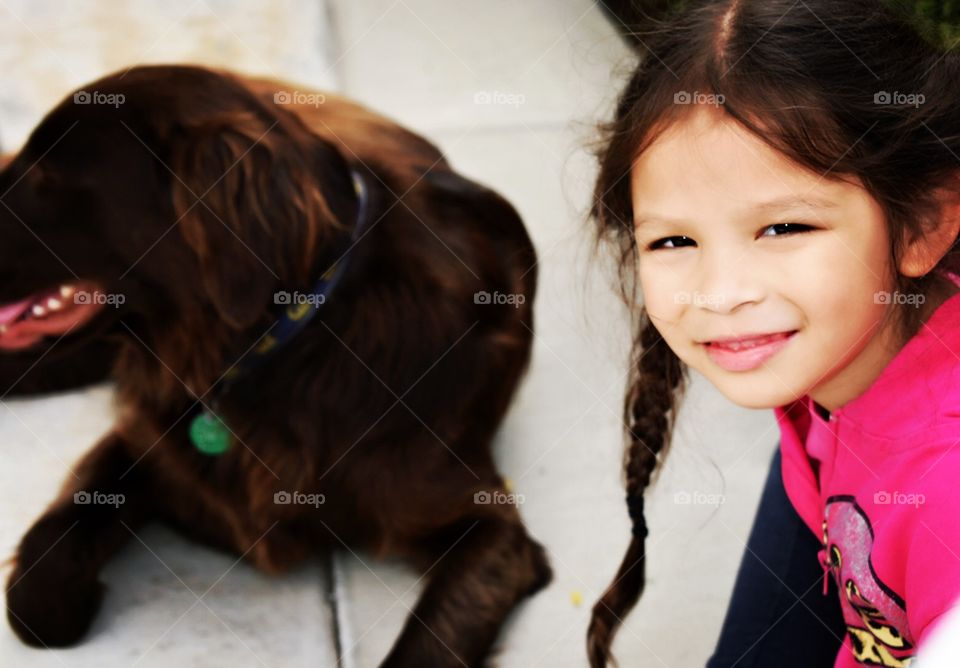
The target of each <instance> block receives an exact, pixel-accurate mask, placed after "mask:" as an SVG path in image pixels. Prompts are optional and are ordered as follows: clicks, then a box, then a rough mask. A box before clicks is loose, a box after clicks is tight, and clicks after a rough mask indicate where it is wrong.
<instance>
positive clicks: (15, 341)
mask: <svg viewBox="0 0 960 668" xmlns="http://www.w3.org/2000/svg"><path fill="white" fill-rule="evenodd" d="M99 294H100V292H99V288H98V286H97V285H96V284H94V283H89V282H79V283H65V284H63V285H60V286H58V287H56V288H53V289H50V290H46V291H42V292H37V293H34V294H33V295H30V296H29V297H27V298H26V299H21V300H20V301H15V302H9V303H6V304H0V350H22V349H24V348H29V347H30V346H33V345H34V344H36V343H37V342H39V341H40V340H41V339H42V338H43V337H45V336H57V335H63V334H66V333H67V332H69V331H71V330H73V329H74V328H76V327H79V326H81V325H83V324H85V323H86V322H87V321H89V320H90V319H91V318H92V317H93V316H94V315H96V314H97V312H99V311H100V310H101V309H102V308H103V306H104V303H103V301H102V300H99V299H97V298H96V296H97V295H99Z"/></svg>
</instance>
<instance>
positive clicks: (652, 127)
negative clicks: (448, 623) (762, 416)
mask: <svg viewBox="0 0 960 668" xmlns="http://www.w3.org/2000/svg"><path fill="white" fill-rule="evenodd" d="M888 5H889V3H883V2H881V1H880V0H842V1H837V0H802V1H799V0H723V1H720V2H711V3H707V4H703V3H701V4H700V5H699V6H697V7H696V8H694V9H692V10H690V11H688V12H687V13H685V14H683V15H681V16H679V17H677V18H675V19H674V20H673V21H672V22H671V23H669V24H667V25H662V26H659V27H658V29H657V30H656V31H651V33H649V34H647V33H643V34H641V35H639V37H640V38H641V39H640V42H641V43H642V44H643V45H644V46H645V53H644V54H643V56H642V62H641V63H640V64H639V66H638V67H637V69H636V71H635V72H634V73H633V75H632V77H631V79H630V80H629V82H628V84H627V86H626V88H625V90H624V91H623V92H622V94H621V97H620V99H619V102H618V106H617V109H616V114H615V118H614V119H613V121H612V122H611V123H610V124H609V125H608V126H606V127H605V128H604V129H605V134H604V139H603V145H602V149H601V151H600V153H599V159H600V171H599V175H598V180H597V184H596V190H595V205H594V209H593V214H594V217H595V219H596V220H597V222H598V225H599V228H598V235H599V238H600V239H608V240H610V241H612V242H613V243H614V244H615V246H616V248H617V249H618V251H619V253H620V258H621V276H622V279H623V296H624V298H625V299H626V300H627V302H628V303H630V304H634V303H637V301H638V300H637V295H636V287H637V282H639V286H640V288H641V290H642V303H643V307H642V308H640V309H639V310H638V313H637V318H636V335H635V344H634V353H635V354H634V362H633V365H632V366H633V371H632V381H631V384H630V389H629V391H628V394H627V397H626V401H625V418H626V424H627V425H628V427H629V428H628V435H629V447H628V449H627V452H626V456H625V472H626V489H627V505H628V510H629V513H630V516H631V517H632V519H633V534H632V538H631V541H630V544H629V547H628V548H627V552H626V555H625V557H624V559H623V562H622V564H621V566H620V569H619V571H618V572H617V574H616V576H615V577H614V579H613V582H612V583H611V585H610V586H609V588H608V589H607V591H606V592H605V593H604V594H603V596H602V598H601V599H600V601H599V602H598V603H597V604H596V605H595V607H594V609H593V616H592V619H591V622H590V626H589V629H588V653H589V658H590V663H591V666H593V667H594V668H597V667H600V666H605V665H606V663H607V661H608V660H609V659H610V658H611V652H610V645H611V641H612V639H613V635H614V633H615V631H616V629H617V628H618V626H619V624H620V623H621V621H622V618H623V617H624V616H625V615H626V614H627V613H628V612H629V610H630V609H631V608H632V607H633V605H634V604H635V603H636V601H637V599H638V598H639V596H640V594H641V593H642V591H643V586H644V539H645V537H646V535H647V529H646V525H645V523H644V515H643V493H644V490H645V489H646V487H647V486H648V484H649V483H650V481H651V477H652V475H653V473H654V471H655V469H657V466H658V465H659V464H661V463H662V461H663V457H664V455H665V453H666V449H667V445H668V443H669V441H670V434H671V430H672V427H673V423H674V420H675V416H676V411H677V408H678V404H679V400H680V398H681V395H682V391H683V389H684V384H685V381H686V380H687V370H688V369H689V368H690V367H692V368H694V369H696V370H697V371H698V372H700V373H701V374H702V375H703V376H705V377H706V378H707V379H708V380H710V381H711V382H713V383H714V384H715V385H716V386H717V387H718V388H719V389H720V390H721V391H722V392H723V393H724V394H725V395H726V396H727V397H729V398H730V399H731V400H732V401H734V402H736V403H738V404H740V405H742V406H745V407H751V408H760V407H768V408H773V409H774V411H775V414H776V417H777V419H778V423H779V426H780V430H781V443H780V455H781V460H775V461H781V463H780V466H781V467H782V470H781V473H782V481H783V486H784V488H785V490H786V493H787V496H788V497H789V501H790V503H791V504H792V506H793V508H794V509H795V510H796V513H797V514H798V515H799V518H800V519H801V520H802V522H803V525H804V526H805V529H804V531H805V532H806V533H807V537H808V538H809V537H810V536H814V537H815V538H816V540H817V543H815V546H817V545H818V546H819V547H820V550H819V565H818V566H817V568H822V574H821V576H822V579H823V592H824V593H825V592H826V591H827V585H828V582H829V579H830V576H831V575H832V579H833V581H834V582H835V583H836V585H837V590H836V593H835V594H833V596H834V599H833V601H834V603H832V605H833V606H836V605H837V603H836V601H837V598H839V607H840V610H841V611H842V617H843V619H842V623H841V628H840V629H839V632H838V640H837V644H838V645H839V638H840V635H842V638H843V644H842V647H840V648H839V652H838V653H836V657H835V662H834V665H835V666H858V665H882V666H906V665H908V664H909V663H910V661H911V657H913V656H914V655H915V652H916V647H917V646H918V645H919V644H921V643H922V642H923V640H924V638H925V636H926V635H927V634H928V633H929V632H930V631H931V630H932V629H933V628H935V626H936V624H937V622H938V617H939V616H940V615H941V614H943V613H944V612H945V611H946V610H947V609H948V608H949V606H950V605H951V603H953V601H954V600H956V599H957V598H958V597H960V520H958V518H957V514H956V513H955V512H954V510H953V509H954V508H955V507H956V504H958V503H960V491H954V488H955V485H956V482H955V481H956V480H957V479H958V476H960V447H956V446H957V444H958V443H960V327H957V326H956V323H957V322H958V321H960V294H958V287H957V285H958V283H960V277H958V276H957V275H956V273H955V272H960V252H957V251H956V250H955V249H954V242H955V241H956V239H957V233H958V228H960V205H958V200H960V88H958V82H960V56H958V55H957V54H956V53H950V52H945V51H943V50H942V49H941V48H939V47H937V46H935V43H934V40H933V38H932V37H931V36H930V35H929V34H928V33H926V32H923V31H922V29H918V28H916V27H914V26H912V25H911V24H910V22H908V21H907V20H906V19H905V18H903V17H902V16H901V13H900V12H898V11H896V10H895V9H893V8H892V7H889V6H888ZM757 526H758V525H755V530H756V529H757ZM817 557H818V555H817V554H815V552H814V551H810V552H809V553H808V554H801V555H798V556H797V558H798V559H799V558H802V559H807V560H809V563H811V564H815V560H816V559H817ZM818 572H819V571H818ZM741 575H742V572H741ZM819 579H820V578H818V580H819ZM738 584H739V578H738ZM810 584H811V583H806V584H805V585H804V589H806V588H807V587H809V585H810ZM819 589H820V587H819V586H818V587H817V590H819ZM795 596H799V592H798V593H797V594H795ZM735 599H736V594H735ZM728 618H729V614H728ZM776 621H777V620H776V619H770V620H769V623H770V626H771V627H772V626H773V625H774V624H775V622H776ZM807 643H808V639H807V638H805V637H795V638H794V647H795V649H794V650H793V651H792V652H790V653H789V655H784V656H782V657H780V658H779V659H776V660H773V661H772V662H771V661H768V662H765V663H763V662H761V663H758V664H757V665H762V666H767V665H777V666H787V665H793V664H791V663H790V662H791V661H803V663H802V664H797V665H804V666H810V665H811V664H810V663H809V655H808V654H805V652H806V651H807V650H808V646H807ZM835 649H836V647H834V648H832V649H831V654H832V653H833V652H834V650H835ZM734 660H735V657H734ZM728 665H729V664H728ZM739 665H744V664H739ZM751 665H752V664H751Z"/></svg>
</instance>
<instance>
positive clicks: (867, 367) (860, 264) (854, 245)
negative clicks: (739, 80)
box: [631, 106, 904, 410]
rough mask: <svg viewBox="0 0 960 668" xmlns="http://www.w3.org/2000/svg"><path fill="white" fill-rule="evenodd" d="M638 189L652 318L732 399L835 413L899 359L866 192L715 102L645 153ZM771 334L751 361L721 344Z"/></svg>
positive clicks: (880, 229) (643, 276) (880, 225)
mask: <svg viewBox="0 0 960 668" xmlns="http://www.w3.org/2000/svg"><path fill="white" fill-rule="evenodd" d="M631 189H632V201H633V209H634V224H635V226H636V239H637V246H638V251H639V272H640V281H641V287H642V291H643V299H644V304H645V306H646V308H647V312H648V314H649V316H650V318H651V321H652V322H653V324H654V326H655V327H656V328H657V330H658V331H659V332H660V333H661V335H662V336H663V338H664V339H665V342H666V343H667V345H669V346H670V347H671V348H672V349H673V351H674V352H675V353H676V354H677V356H678V357H679V358H680V359H681V360H682V361H683V362H685V363H686V364H687V365H689V366H690V367H692V368H693V369H696V370H697V371H699V372H700V373H702V374H703V375H704V376H706V377H707V379H709V380H710V381H711V382H712V383H714V385H716V386H717V388H719V389H720V391H721V392H723V393H724V395H726V396H727V397H728V398H729V399H730V400H732V401H734V402H735V403H737V404H740V405H742V406H745V407H750V408H772V407H774V406H781V405H785V404H787V403H790V402H792V401H794V400H795V399H797V398H799V397H801V396H803V395H804V394H809V395H810V396H811V397H812V398H813V399H814V400H816V401H817V402H818V403H820V404H821V405H822V406H824V407H826V408H827V409H829V410H834V409H836V408H837V407H838V406H841V405H842V404H844V403H846V401H848V400H849V399H852V398H854V397H856V396H857V395H859V394H860V393H861V392H862V391H863V390H865V389H866V388H867V387H868V386H869V385H870V383H871V382H872V381H873V380H874V378H875V377H876V375H878V374H879V372H880V370H882V369H883V367H884V366H885V365H886V363H887V362H888V361H889V360H890V359H891V358H892V356H893V355H894V354H895V352H896V350H897V346H896V344H895V343H894V342H893V338H892V337H893V327H892V324H891V323H890V322H884V314H885V311H886V308H887V306H888V304H889V303H890V301H891V299H890V298H888V297H885V296H884V295H886V294H887V293H885V292H884V291H885V290H889V289H890V287H889V285H890V283H891V279H890V273H889V269H888V267H889V257H888V255H889V252H890V241H889V239H888V234H887V230H886V226H885V223H884V217H883V213H882V211H881V209H880V207H879V205H878V204H877V203H876V201H875V200H874V199H873V198H872V197H870V196H869V195H868V194H867V192H866V191H865V190H864V189H862V188H860V187H858V186H855V185H852V184H849V183H840V182H838V181H835V180H828V179H826V178H822V177H818V176H817V175H816V174H813V173H810V172H809V171H806V170H804V169H802V168H800V167H798V166H797V165H796V164H794V163H791V162H790V161H788V160H787V158H785V157H784V156H782V155H780V154H779V153H777V152H776V151H774V150H772V149H771V148H769V147H768V146H766V145H765V144H764V143H763V142H762V141H761V140H760V139H758V138H756V137H754V136H753V135H752V134H750V133H749V132H748V131H746V130H744V129H742V128H741V127H740V126H739V125H737V124H736V122H735V121H732V120H730V119H728V118H726V117H724V115H723V114H722V112H717V111H715V110H712V109H711V108H710V107H706V106H704V107H702V108H698V109H697V110H695V111H692V112H691V114H690V115H688V116H686V117H685V118H684V119H683V120H682V121H679V122H677V123H675V124H673V125H672V126H671V128H669V129H668V130H667V131H666V132H665V133H664V134H662V135H661V136H660V137H659V138H658V139H657V140H656V141H655V142H654V143H653V145H652V146H650V148H649V149H648V150H647V151H645V152H644V153H643V154H642V155H641V156H640V157H639V159H638V160H637V161H636V162H635V163H634V167H633V170H632V172H631ZM897 298H898V297H897V296H894V298H893V299H897ZM903 298H904V297H900V299H903ZM757 334H774V335H777V336H773V337H770V338H768V339H767V341H768V342H767V343H766V344H763V343H761V345H757V346H754V347H753V348H752V349H751V350H747V351H745V350H743V349H741V350H740V351H736V350H733V348H735V347H736V346H734V345H732V344H727V345H726V346H717V345H715V344H713V343H710V342H713V341H715V340H717V339H729V338H739V337H747V336H754V335H757ZM758 342H760V341H758V340H755V341H754V343H758ZM744 343H746V344H747V345H749V342H746V341H745V342H744Z"/></svg>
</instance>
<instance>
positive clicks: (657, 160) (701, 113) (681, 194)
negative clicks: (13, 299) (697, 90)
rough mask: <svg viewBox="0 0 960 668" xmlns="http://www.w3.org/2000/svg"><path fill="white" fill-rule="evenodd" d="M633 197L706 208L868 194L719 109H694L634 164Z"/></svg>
mask: <svg viewBox="0 0 960 668" xmlns="http://www.w3.org/2000/svg"><path fill="white" fill-rule="evenodd" d="M630 186H631V191H632V193H633V198H634V199H635V200H636V199H642V200H644V203H645V204H646V205H648V206H657V205H663V206H665V207H669V208H678V207H682V206H684V205H686V206H689V207H696V208H698V209H701V210H702V205H703V203H704V202H703V200H708V201H709V202H710V203H711V204H712V205H714V206H716V205H722V204H723V202H725V201H729V202H730V203H731V205H733V204H738V205H743V204H749V203H756V204H761V203H763V202H768V201H770V200H776V199H785V198H788V197H793V198H794V199H798V200H803V199H808V200H815V199H821V200H838V199H843V198H844V197H849V196H855V197H860V196H862V195H863V192H862V189H861V188H858V187H857V186H856V185H854V184H851V183H847V182H842V181H838V180H837V179H836V178H827V176H826V175H821V174H816V173H814V172H811V171H810V170H809V169H807V168H805V167H803V166H801V165H799V164H797V163H796V162H793V161H792V160H790V159H789V158H787V157H786V156H785V155H783V154H781V153H779V152H778V151H776V150H774V149H773V148H772V147H770V146H769V145H768V144H766V143H765V142H764V141H763V140H761V139H760V138H759V137H757V136H756V135H754V134H753V133H752V132H750V131H749V130H747V129H746V128H744V127H743V126H742V125H740V124H739V123H737V122H736V121H735V120H734V119H733V118H731V117H730V116H728V115H726V114H724V113H723V112H722V111H720V110H717V109H714V108H713V107H709V106H704V108H697V109H694V110H691V111H689V112H687V113H685V114H683V115H681V116H680V117H679V118H677V119H676V120H675V121H673V122H672V123H670V125H668V126H666V127H665V128H664V130H663V131H662V132H661V133H660V134H659V135H658V136H657V137H656V139H655V140H654V141H653V142H652V143H651V144H650V145H649V146H648V147H647V148H646V149H645V150H644V151H643V152H642V153H641V154H640V155H638V156H637V157H636V158H635V160H634V162H633V165H632V169H631V174H630Z"/></svg>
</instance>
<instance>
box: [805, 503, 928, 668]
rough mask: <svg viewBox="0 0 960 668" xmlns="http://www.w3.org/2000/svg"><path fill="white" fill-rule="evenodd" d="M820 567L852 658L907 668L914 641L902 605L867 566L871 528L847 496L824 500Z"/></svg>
mask: <svg viewBox="0 0 960 668" xmlns="http://www.w3.org/2000/svg"><path fill="white" fill-rule="evenodd" d="M824 517H825V519H824V521H823V545H824V547H823V549H821V550H820V561H821V563H822V564H823V565H824V567H827V568H829V569H830V572H831V573H833V577H834V580H835V581H836V583H837V587H838V588H839V590H840V592H841V594H840V598H841V602H840V604H841V607H842V608H843V616H844V618H845V619H846V623H847V634H848V635H849V636H850V643H851V645H852V649H853V654H854V656H855V657H856V659H857V661H859V662H860V663H862V664H863V665H865V666H896V667H898V668H899V667H909V666H910V665H911V664H912V662H913V656H914V654H913V649H914V639H913V637H912V635H911V634H910V629H909V627H908V626H907V610H906V603H905V602H904V600H903V598H902V597H900V596H899V595H897V593H896V592H894V591H893V590H892V589H890V587H888V586H887V585H886V584H884V582H883V581H882V580H881V579H880V578H879V577H877V574H876V573H875V572H874V570H873V564H872V563H871V561H870V552H871V550H872V549H873V526H872V525H871V523H870V518H868V517H867V514H866V513H865V512H864V511H863V509H862V508H861V507H860V506H859V505H858V504H857V502H856V500H855V498H854V497H853V496H850V495H845V494H844V495H837V496H831V497H830V498H828V499H827V503H826V507H825V510H824Z"/></svg>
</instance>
